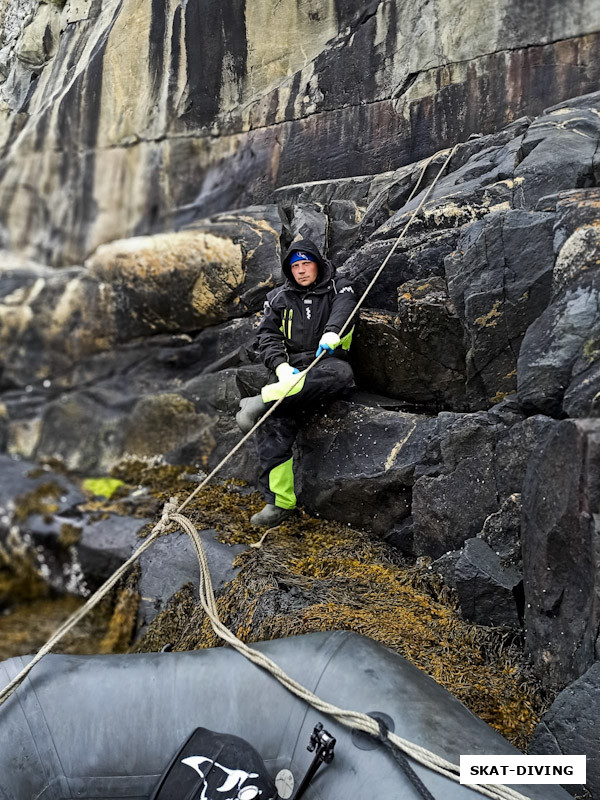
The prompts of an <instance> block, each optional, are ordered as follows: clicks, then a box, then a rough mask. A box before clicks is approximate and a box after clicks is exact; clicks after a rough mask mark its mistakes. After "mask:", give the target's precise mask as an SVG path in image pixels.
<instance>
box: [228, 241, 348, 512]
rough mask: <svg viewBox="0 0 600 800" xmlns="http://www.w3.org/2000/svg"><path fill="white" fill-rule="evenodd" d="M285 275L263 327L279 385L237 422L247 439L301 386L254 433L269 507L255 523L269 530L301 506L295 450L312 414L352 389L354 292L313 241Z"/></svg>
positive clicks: (267, 359) (247, 404)
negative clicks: (350, 319) (276, 404)
mask: <svg viewBox="0 0 600 800" xmlns="http://www.w3.org/2000/svg"><path fill="white" fill-rule="evenodd" d="M282 271H283V274H284V277H285V278H286V281H285V283H284V284H283V286H280V287H278V288H276V289H273V290H272V291H271V292H269V294H268V295H267V300H266V302H265V308H264V315H263V319H262V321H261V323H260V326H259V328H258V348H259V352H260V355H261V358H262V360H263V362H264V363H265V365H266V366H267V367H268V368H269V369H270V370H272V371H273V372H274V373H275V374H274V375H273V376H272V378H271V380H274V378H275V376H276V378H277V382H275V383H273V382H269V383H268V384H267V385H266V386H264V387H263V389H262V391H261V394H259V395H256V396H255V397H245V398H242V400H241V401H240V409H241V410H240V411H239V412H238V414H237V415H236V420H237V423H238V425H239V427H240V429H241V430H242V431H243V432H244V433H247V432H248V431H249V430H250V429H251V428H252V427H253V426H254V425H255V423H256V422H257V420H258V419H259V418H260V417H261V416H262V414H264V413H265V411H266V410H267V408H269V406H270V405H271V404H272V403H273V402H274V401H276V400H278V399H279V398H281V397H283V396H284V395H285V394H286V392H287V391H288V390H289V389H290V387H291V386H293V384H294V383H296V381H298V383H297V384H296V385H295V386H293V388H292V389H291V390H290V391H289V394H288V395H287V396H286V397H285V400H284V401H283V402H282V403H281V405H280V406H279V407H278V408H277V409H276V410H275V411H274V413H273V414H271V415H270V416H269V417H268V419H266V420H265V422H264V423H263V425H261V426H260V428H259V429H258V430H257V432H256V436H257V449H258V457H259V461H260V469H261V472H260V476H259V488H260V490H261V491H262V493H263V495H264V497H265V500H266V501H267V504H266V505H265V507H264V508H263V509H262V511H259V512H258V514H254V516H253V517H252V518H251V520H250V521H251V523H252V524H253V525H261V526H265V527H273V526H275V525H279V523H280V522H283V520H284V519H286V518H287V517H289V516H290V515H291V514H292V512H293V509H294V508H295V507H296V495H295V494H294V473H293V458H292V445H293V444H294V440H295V438H296V434H297V432H298V428H299V426H300V424H301V423H302V419H303V417H304V416H305V414H306V412H309V411H311V410H312V409H314V407H315V405H316V404H317V403H318V402H319V401H321V400H323V399H324V398H330V397H332V396H334V395H335V394H337V393H338V392H340V391H341V390H342V389H345V388H346V387H348V386H351V385H352V383H353V374H352V367H351V366H350V364H349V363H348V361H347V358H348V350H349V348H350V341H351V339H352V331H353V329H351V330H350V331H349V332H348V333H346V335H345V336H344V337H343V338H342V339H341V340H340V337H339V332H340V330H341V329H342V327H343V325H344V323H345V322H346V320H347V319H348V317H349V316H350V314H351V313H352V311H353V309H354V307H355V306H356V302H357V300H356V295H355V294H354V290H353V288H352V286H351V285H350V283H349V282H348V281H347V280H346V279H345V278H338V277H336V276H335V272H334V269H333V267H332V265H331V264H330V263H329V261H327V260H326V259H325V258H324V257H323V256H322V255H321V253H320V252H319V250H318V248H317V247H316V246H315V245H314V244H313V243H312V242H311V241H310V240H308V239H302V240H300V241H298V242H294V244H293V245H292V246H291V248H290V249H289V250H288V252H287V253H286V255H285V257H284V259H283V264H282ZM321 353H325V355H324V356H323V357H322V358H321V359H320V361H319V362H318V363H317V364H316V365H315V366H314V367H313V368H312V369H311V370H310V372H309V373H308V374H307V375H301V371H302V370H304V369H306V367H308V365H309V364H310V363H311V362H312V361H314V359H315V358H316V356H318V355H320V354H321ZM298 379H300V380H298Z"/></svg>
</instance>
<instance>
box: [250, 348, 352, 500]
mask: <svg viewBox="0 0 600 800" xmlns="http://www.w3.org/2000/svg"><path fill="white" fill-rule="evenodd" d="M352 382H353V375H352V368H351V366H350V365H349V364H348V363H347V362H346V361H342V360H341V359H339V358H335V357H332V356H326V357H325V358H323V359H321V361H319V363H318V364H317V365H316V366H315V367H313V369H311V371H310V372H309V373H308V375H307V376H306V378H305V381H304V385H303V386H302V389H301V390H300V391H299V392H297V394H294V395H292V396H291V397H286V398H285V400H284V401H283V402H282V403H281V405H280V406H279V407H278V408H277V410H276V411H275V412H274V413H273V414H271V416H270V417H269V418H268V419H267V420H265V422H264V423H263V424H262V425H261V427H260V428H259V429H258V431H257V432H256V437H257V449H258V457H259V460H260V469H261V472H260V476H259V488H260V490H261V492H262V493H263V496H264V498H265V500H266V502H267V503H272V504H273V505H276V506H279V507H280V508H294V507H295V505H296V495H295V493H294V472H293V457H292V447H293V444H294V440H295V438H296V434H297V432H298V429H299V427H300V425H301V424H302V420H303V417H304V416H305V415H306V412H309V411H311V410H312V409H313V408H314V406H315V405H316V404H317V403H318V402H320V401H322V400H324V399H327V398H331V397H334V396H335V395H336V394H337V393H338V392H340V391H341V390H342V389H345V388H346V387H348V386H351V385H352Z"/></svg>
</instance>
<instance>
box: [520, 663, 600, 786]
mask: <svg viewBox="0 0 600 800" xmlns="http://www.w3.org/2000/svg"><path fill="white" fill-rule="evenodd" d="M599 738H600V663H599V662H596V663H595V664H593V665H592V666H591V667H590V668H589V669H588V670H587V672H585V673H584V674H583V675H582V676H581V677H580V678H578V679H577V680H576V681H574V682H573V683H571V684H570V685H569V686H568V687H567V688H566V689H563V691H562V692H561V693H560V694H559V695H558V697H557V698H556V700H555V701H554V702H553V703H552V705H551V706H550V709H549V710H548V711H547V712H546V713H545V714H544V716H543V717H542V720H541V722H540V723H539V725H538V726H537V728H536V729H535V733H534V736H533V740H532V742H531V745H530V747H529V750H528V752H529V753H530V754H531V755H538V754H539V755H585V756H586V784H585V789H587V791H588V792H589V796H590V797H598V796H599V794H600V756H599V755H598V740H599ZM583 789H584V787H578V786H573V787H571V791H573V792H574V791H578V792H579V790H582V791H583Z"/></svg>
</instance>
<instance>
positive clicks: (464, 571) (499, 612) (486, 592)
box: [454, 538, 522, 628]
mask: <svg viewBox="0 0 600 800" xmlns="http://www.w3.org/2000/svg"><path fill="white" fill-rule="evenodd" d="M520 583H521V575H520V574H519V573H518V572H517V571H516V570H514V569H512V568H511V567H503V566H502V564H501V563H500V558H499V556H498V555H497V554H496V553H494V551H493V550H492V548H491V547H490V546H489V545H488V544H486V543H485V542H484V541H483V540H482V539H478V538H475V539H467V541H466V542H465V546H464V548H463V551H462V553H461V555H460V556H459V558H458V559H457V561H456V564H455V567H454V587H455V588H456V594H457V595H458V600H459V602H460V610H461V612H462V614H463V616H464V617H465V619H468V620H470V621H472V622H475V623H478V624H479V625H506V626H510V627H514V628H518V627H519V611H521V612H522V608H521V609H519V608H518V605H517V595H518V587H519V584H520Z"/></svg>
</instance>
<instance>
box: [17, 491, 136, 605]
mask: <svg viewBox="0 0 600 800" xmlns="http://www.w3.org/2000/svg"><path fill="white" fill-rule="evenodd" d="M148 522H149V520H147V519H140V518H133V517H124V516H121V515H118V514H108V515H105V516H103V518H102V519H98V520H94V518H93V514H86V513H82V512H80V511H78V509H77V508H76V507H71V509H69V514H68V516H66V515H64V514H56V515H54V516H52V517H51V518H48V519H47V520H45V519H43V518H41V517H33V518H31V519H30V520H28V521H27V525H26V530H27V533H28V535H29V536H30V537H31V540H32V542H33V543H34V544H35V545H36V551H37V559H38V563H39V566H40V569H41V571H42V575H43V576H44V577H45V579H46V580H47V581H48V583H50V585H51V586H52V587H53V588H54V589H55V590H56V591H58V592H68V593H69V594H78V595H81V596H83V597H87V596H88V595H89V594H91V593H92V592H94V591H96V589H98V588H99V587H100V586H101V585H102V584H103V583H104V582H105V581H106V580H108V578H110V576H111V575H112V574H113V573H114V572H115V571H116V570H117V569H118V568H119V567H120V566H121V565H122V564H123V563H124V562H125V561H126V560H127V559H128V558H129V557H130V556H131V555H132V553H133V551H134V550H136V549H137V548H138V547H139V546H140V544H141V540H140V539H139V537H138V532H139V531H140V530H141V528H142V527H143V526H144V525H145V524H147V523H148Z"/></svg>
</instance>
